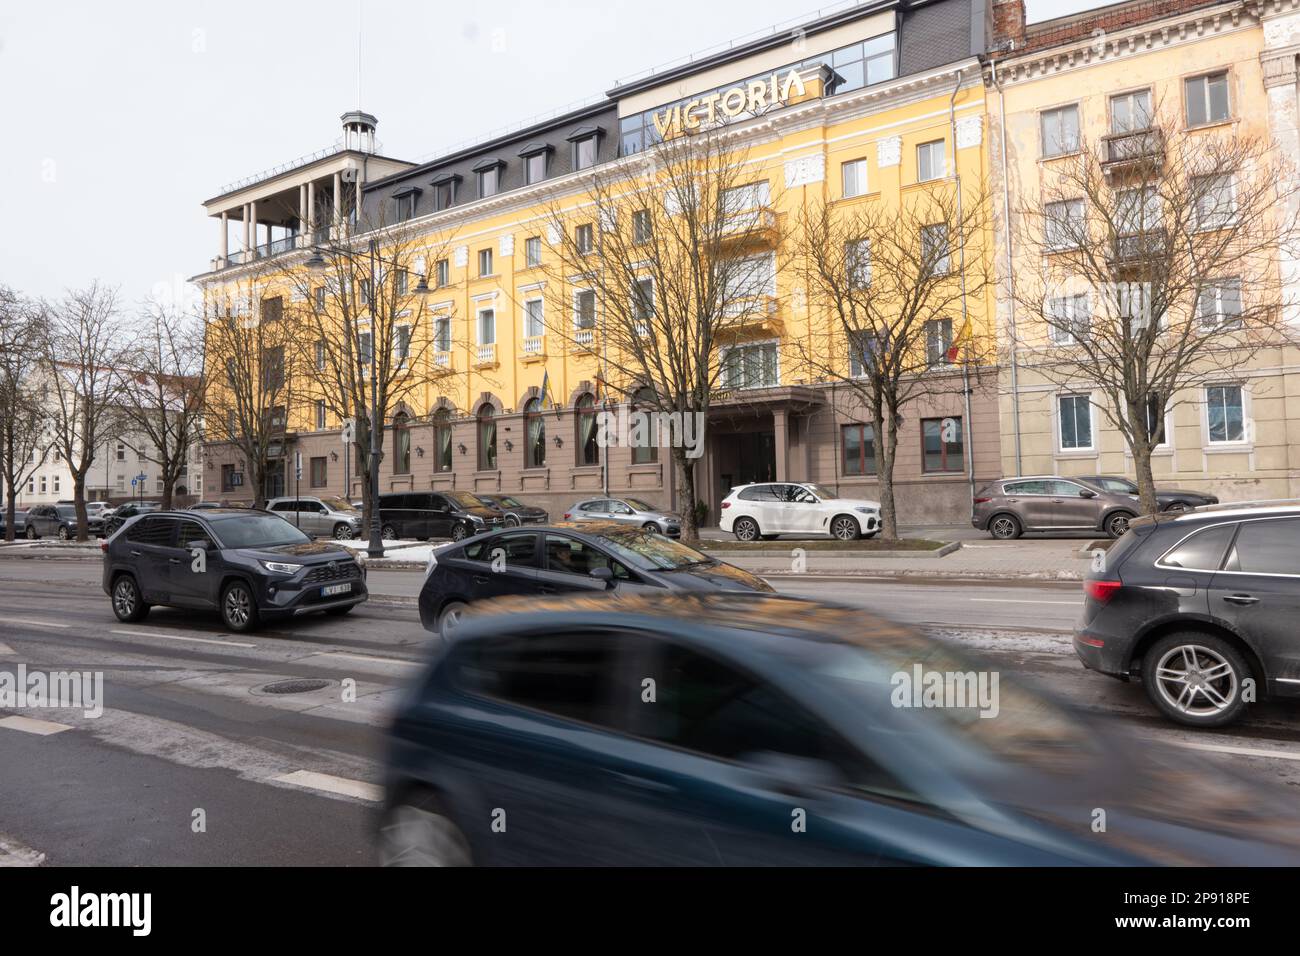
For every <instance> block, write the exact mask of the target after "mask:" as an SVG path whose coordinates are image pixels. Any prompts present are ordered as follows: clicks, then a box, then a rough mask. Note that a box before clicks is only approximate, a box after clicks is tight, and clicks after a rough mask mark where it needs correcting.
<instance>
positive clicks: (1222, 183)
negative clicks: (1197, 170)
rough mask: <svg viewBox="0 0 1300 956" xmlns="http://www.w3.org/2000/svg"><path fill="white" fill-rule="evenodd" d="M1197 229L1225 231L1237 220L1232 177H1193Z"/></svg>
mask: <svg viewBox="0 0 1300 956" xmlns="http://www.w3.org/2000/svg"><path fill="white" fill-rule="evenodd" d="M1192 197H1193V202H1194V203H1195V209H1196V217H1195V223H1196V228H1197V229H1223V228H1225V227H1227V226H1230V225H1232V223H1233V221H1234V220H1235V219H1236V218H1237V196H1236V190H1235V189H1234V188H1233V183H1232V176H1230V175H1228V174H1226V173H1225V174H1223V175H1219V176H1194V177H1192Z"/></svg>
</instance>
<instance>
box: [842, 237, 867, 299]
mask: <svg viewBox="0 0 1300 956" xmlns="http://www.w3.org/2000/svg"><path fill="white" fill-rule="evenodd" d="M844 266H845V269H844V271H845V277H846V278H847V279H848V281H849V288H851V289H866V288H868V287H869V286H870V285H871V240H870V239H856V240H854V241H852V242H847V243H845V244H844Z"/></svg>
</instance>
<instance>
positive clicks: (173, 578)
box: [103, 508, 367, 631]
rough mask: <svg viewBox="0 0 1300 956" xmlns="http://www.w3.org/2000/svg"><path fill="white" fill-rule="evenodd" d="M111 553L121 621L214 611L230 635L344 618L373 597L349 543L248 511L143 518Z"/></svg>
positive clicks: (107, 588)
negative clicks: (307, 618)
mask: <svg viewBox="0 0 1300 956" xmlns="http://www.w3.org/2000/svg"><path fill="white" fill-rule="evenodd" d="M103 549H104V574H103V587H104V593H105V594H107V595H109V597H110V598H111V599H112V603H113V613H114V614H116V615H117V618H118V620H121V621H129V622H135V621H140V620H143V619H144V617H145V616H146V615H147V614H148V613H149V609H150V607H152V606H153V605H155V604H165V605H168V606H170V607H179V608H195V609H202V610H211V609H215V610H217V611H218V612H219V613H220V615H221V622H222V623H223V624H224V625H225V626H226V627H227V628H229V629H230V630H232V631H250V630H252V629H254V628H255V627H257V626H258V624H259V623H261V622H262V621H265V620H272V619H275V618H284V617H292V616H295V615H298V614H307V613H311V612H315V611H324V612H325V613H326V614H331V615H339V614H346V613H348V612H349V611H350V610H352V609H353V608H354V607H356V606H357V605H358V604H360V603H361V602H362V601H364V600H366V597H367V591H366V583H365V576H364V574H363V573H362V569H361V567H360V565H358V564H357V562H356V560H355V559H354V558H353V556H352V554H351V552H349V551H347V550H346V549H345V548H343V546H342V545H336V544H330V543H328V542H317V541H313V540H312V539H311V538H309V537H308V536H307V535H305V534H304V533H303V532H301V531H299V530H298V529H297V528H295V527H294V526H293V525H291V524H289V522H287V521H285V520H284V519H283V518H281V517H279V516H278V515H273V514H268V513H266V512H263V511H250V510H249V509H247V508H232V509H230V510H219V509H209V510H206V511H199V512H194V511H163V512H156V513H153V514H146V515H138V516H135V517H134V518H132V519H131V520H130V521H129V522H128V523H127V524H126V526H125V527H124V528H123V529H122V533H121V534H118V535H114V536H113V538H111V539H110V540H108V541H106V542H104V545H103ZM198 552H202V557H201V560H199V558H198V556H197V555H198Z"/></svg>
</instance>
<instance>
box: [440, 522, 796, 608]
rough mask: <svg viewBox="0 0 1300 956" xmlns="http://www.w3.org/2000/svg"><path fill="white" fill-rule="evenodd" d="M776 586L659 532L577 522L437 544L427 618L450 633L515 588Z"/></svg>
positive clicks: (592, 590)
mask: <svg viewBox="0 0 1300 956" xmlns="http://www.w3.org/2000/svg"><path fill="white" fill-rule="evenodd" d="M771 590H772V587H771V585H769V584H768V583H767V582H766V581H764V580H763V579H762V578H760V577H757V576H755V575H753V574H750V573H749V572H748V571H742V570H741V569H740V568H737V567H735V566H733V565H730V564H727V563H725V562H723V561H719V560H717V559H716V558H710V557H709V556H708V555H705V554H702V553H701V552H699V551H696V550H695V549H694V548H688V547H687V546H686V545H684V544H682V543H681V542H679V541H673V540H672V539H671V538H667V537H664V536H663V535H661V534H659V533H658V532H656V531H648V530H646V529H644V528H629V527H628V526H627V525H620V524H616V523H612V522H608V521H607V522H604V523H603V524H596V523H595V522H570V523H568V524H555V525H547V526H545V527H541V528H536V529H533V528H528V529H517V530H509V531H501V532H498V533H496V534H488V535H482V536H480V537H477V538H474V539H473V540H472V541H468V542H466V543H465V544H463V545H449V546H447V547H444V548H440V549H438V550H437V551H435V552H434V553H433V554H432V555H431V556H430V558H429V566H428V568H427V570H426V573H425V579H424V586H423V587H422V588H421V589H420V598H419V605H420V623H421V624H423V625H424V627H425V629H426V630H430V631H434V632H437V633H443V632H446V631H448V630H449V629H451V628H453V627H455V626H456V623H457V621H459V620H460V616H461V614H462V613H463V612H464V611H465V608H466V607H467V606H468V605H470V604H473V603H474V602H477V601H482V600H485V599H487V598H494V597H502V596H505V595H512V594H521V595H531V596H541V595H547V594H557V593H563V592H571V593H585V594H605V593H607V592H608V593H611V594H615V595H617V596H618V597H623V596H625V595H630V594H641V593H646V594H659V595H666V594H669V593H673V592H683V591H760V592H770V591H771Z"/></svg>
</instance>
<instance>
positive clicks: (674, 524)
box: [564, 498, 682, 538]
mask: <svg viewBox="0 0 1300 956" xmlns="http://www.w3.org/2000/svg"><path fill="white" fill-rule="evenodd" d="M564 520H565V521H617V522H618V523H619V524H631V525H638V526H639V527H642V528H645V529H646V530H647V531H658V532H659V533H660V534H664V535H667V536H668V537H670V538H680V537H681V535H682V519H681V518H680V517H679V516H678V515H675V514H673V513H672V512H671V511H661V510H660V509H658V508H656V507H655V506H654V505H652V504H650V503H649V502H646V501H642V500H641V499H640V498H588V499H587V500H586V501H579V502H578V503H577V504H576V505H574V506H573V507H572V508H570V509H569V510H568V511H566V512H565V513H564Z"/></svg>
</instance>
